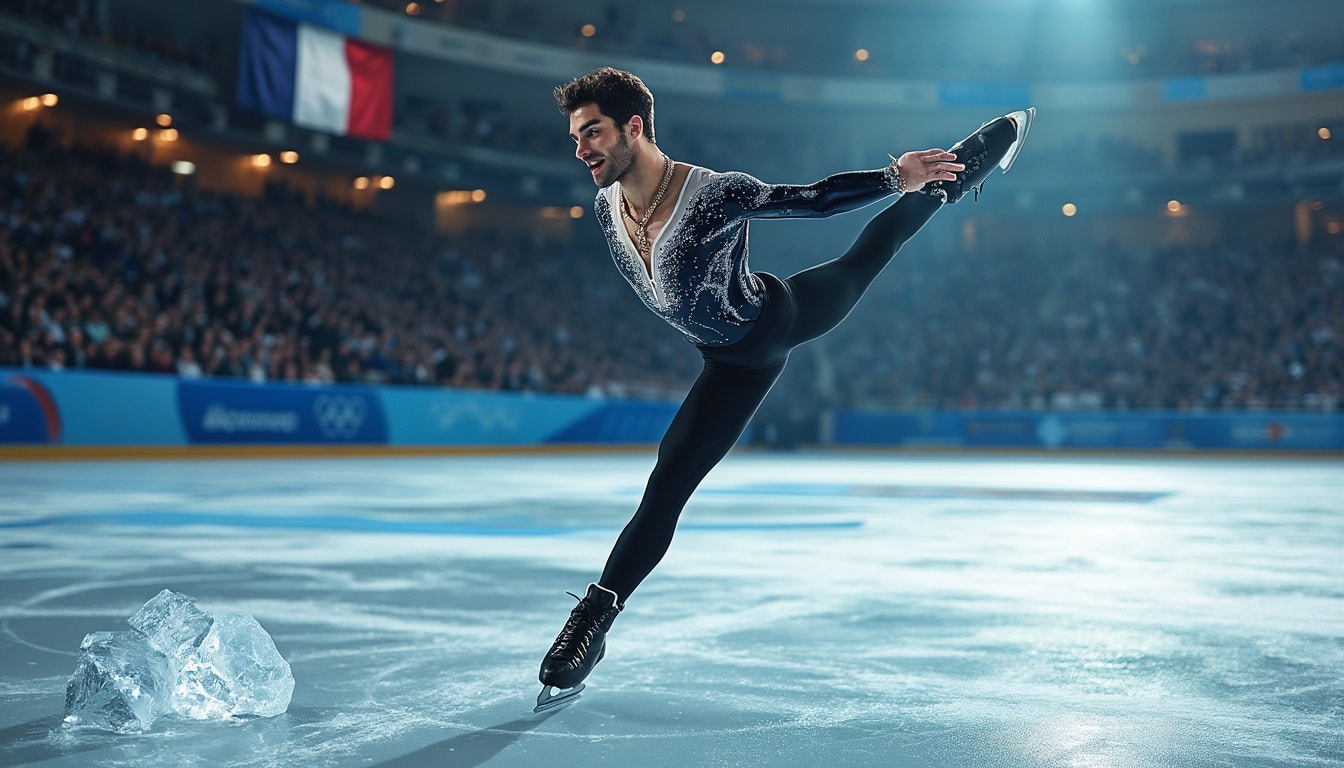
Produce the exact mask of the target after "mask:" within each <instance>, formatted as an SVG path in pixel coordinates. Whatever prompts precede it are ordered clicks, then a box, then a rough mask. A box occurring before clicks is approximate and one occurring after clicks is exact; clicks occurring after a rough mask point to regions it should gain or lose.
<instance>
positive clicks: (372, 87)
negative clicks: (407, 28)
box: [238, 9, 393, 141]
mask: <svg viewBox="0 0 1344 768" xmlns="http://www.w3.org/2000/svg"><path fill="white" fill-rule="evenodd" d="M392 70H393V67H392V51H390V50H388V49H387V48H380V47H378V46H376V45H369V44H367V43H362V42H359V41H358V40H352V39H350V38H348V37H346V36H345V35H342V34H340V33H339V32H334V31H332V30H330V29H324V28H322V27H316V26H312V25H309V24H303V23H301V22H297V21H292V20H290V19H285V18H281V17H278V16H272V15H271V14H268V13H263V12H261V11H257V10H255V9H248V11H247V14H246V16H245V17H244V19H243V41H242V47H241V52H240V54H239V62H238V105H239V106H241V107H244V108H246V109H250V110H253V111H256V112H261V113H262V114H266V115H270V116H272V117H278V118H281V119H284V120H290V121H293V122H294V124H295V125H301V126H303V127H305V128H313V129H315V130H319V131H326V132H328V133H335V134H341V135H346V136H357V137H359V138H364V139H374V140H377V141H386V140H387V138H388V136H389V135H390V134H391V133H392Z"/></svg>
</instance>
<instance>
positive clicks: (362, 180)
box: [355, 176, 369, 189]
mask: <svg viewBox="0 0 1344 768" xmlns="http://www.w3.org/2000/svg"><path fill="white" fill-rule="evenodd" d="M368 188H369V177H368V176H356V177H355V189H368Z"/></svg>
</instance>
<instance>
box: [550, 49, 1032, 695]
mask: <svg viewBox="0 0 1344 768" xmlns="http://www.w3.org/2000/svg"><path fill="white" fill-rule="evenodd" d="M555 101H556V105H557V106H558V107H559V108H560V111H561V112H562V113H564V114H565V115H566V116H567V117H568V118H569V136H570V138H571V139H573V140H574V143H575V145H576V148H575V152H574V154H575V156H576V157H578V159H579V160H581V161H583V163H584V164H585V165H587V166H588V171H589V173H590V174H592V177H593V181H594V182H595V183H596V184H597V186H598V193H597V200H596V203H595V207H596V212H597V220H598V223H600V224H601V225H602V228H603V230H604V231H605V233H606V236H607V242H608V244H609V246H610V247H611V254H612V257H613V258H614V259H615V262H616V266H617V268H619V269H620V270H621V272H622V273H623V274H624V275H625V279H626V280H627V281H628V282H629V283H630V285H631V287H632V288H634V289H635V292H636V293H637V294H639V297H640V298H641V299H643V301H644V303H645V304H646V305H647V306H648V308H649V309H650V310H652V311H653V312H654V314H656V315H658V316H659V317H661V318H663V319H664V320H666V321H667V322H668V323H670V324H671V325H672V326H673V327H674V328H676V329H677V330H679V331H681V333H682V335H683V336H685V337H686V340H687V341H689V342H690V343H692V344H694V345H695V346H696V347H697V348H698V349H699V350H700V354H701V355H702V356H703V358H704V361H705V363H704V370H703V371H702V372H701V374H700V376H699V378H697V379H696V381H695V384H694V385H692V386H691V389H690V391H689V393H687V395H686V399H685V401H684V402H683V403H682V405H681V407H680V409H678V411H677V414H676V416H675V417H674V418H673V419H672V424H671V425H670V426H669V427H668V430H667V433H666V435H664V437H663V440H662V443H661V444H660V445H659V447H658V459H657V463H656V464H655V466H654V469H653V473H652V474H651V476H650V477H649V481H648V485H647V486H646V488H645V490H644V496H643V499H642V501H641V502H640V505H639V508H638V510H636V512H635V515H634V517H633V518H632V519H631V520H630V522H629V524H628V525H626V527H625V530H624V531H622V532H621V535H620V537H619V538H618V539H617V541H616V545H615V547H614V548H613V549H612V552H611V555H610V557H609V558H608V560H607V563H606V567H605V569H604V570H603V571H602V576H601V577H600V578H599V579H598V581H596V582H594V583H592V584H589V585H588V590H587V593H586V594H585V595H584V597H582V598H579V604H578V605H577V606H576V607H575V608H574V610H573V612H571V613H570V616H569V620H568V621H567V622H566V623H565V626H564V629H562V630H561V631H560V635H559V636H558V637H557V638H556V640H555V644H554V645H552V646H551V649H550V651H548V652H547V653H546V656H545V658H544V659H543V660H542V662H541V672H540V679H541V682H542V684H543V686H544V687H543V689H542V692H541V695H540V696H538V698H537V711H539V712H540V711H544V710H546V709H551V708H553V707H556V706H560V705H561V704H564V703H568V702H569V701H571V700H573V699H574V698H575V697H576V696H577V695H578V693H579V691H580V690H582V687H583V686H582V682H583V680H584V678H586V677H587V676H588V673H589V672H591V671H592V669H593V667H594V666H595V665H596V664H597V662H599V661H601V660H602V657H603V655H604V654H605V653H606V634H607V631H608V630H609V629H610V628H611V625H612V622H613V621H614V620H615V619H616V615H617V614H618V613H620V611H621V610H622V609H623V608H624V607H625V601H626V600H627V599H628V598H629V597H630V594H631V593H632V592H633V591H634V590H635V588H636V587H637V586H639V584H640V582H641V581H643V580H644V577H646V576H648V575H649V572H650V571H652V570H653V568H654V566H655V565H657V564H658V562H659V561H660V560H661V559H662V557H663V555H664V554H665V553H666V552H667V548H668V546H669V545H670V544H671V542H672V534H673V531H674V530H675V528H676V524H677V518H678V516H680V514H681V510H682V508H683V507H684V506H685V504H686V502H687V501H688V500H689V499H690V496H691V493H692V492H693V491H694V490H695V488H696V486H698V485H699V484H700V481H701V480H703V479H704V477H705V475H706V474H708V473H709V471H710V469H712V468H713V467H714V465H716V464H718V463H719V461H720V460H721V459H722V458H723V457H724V456H725V455H726V454H727V453H728V451H729V449H731V448H732V447H733V445H734V443H736V442H737V439H738V437H739V436H740V435H741V434H742V431H743V430H744V429H745V428H746V425H747V422H748V421H749V420H750V419H751V417H752V415H753V414H754V413H755V412H756V409H757V407H758V406H759V405H760V404H761V401H762V400H764V399H765V395H766V393H767V392H769V391H770V387H771V386H772V385H773V384H774V383H775V380H776V379H778V378H779V374H780V372H781V371H783V370H784V363H785V361H786V360H787V359H788V356H789V351H790V350H792V349H793V348H794V347H796V346H798V345H799V344H802V343H804V342H806V341H810V340H812V339H815V338H817V337H819V336H821V335H822V334H824V333H826V332H827V331H829V330H831V329H832V328H834V327H835V326H836V325H837V324H839V322H840V321H841V320H843V319H844V318H845V316H846V315H848V314H849V312H850V310H852V309H853V308H854V305H855V304H856V303H857V302H858V300H859V297H861V296H862V295H863V293H864V291H866V290H867V288H868V285H869V284H870V283H871V282H872V281H873V279H874V278H876V277H877V275H878V273H879V272H881V271H882V269H883V267H885V266H886V265H887V262H889V261H890V260H891V258H892V257H893V256H894V255H895V254H896V251H897V250H898V249H899V248H900V247H901V246H902V245H903V244H904V243H905V242H906V241H907V240H909V239H910V238H911V237H912V236H913V235H914V234H915V233H916V232H918V231H919V229H920V228H921V227H923V226H924V224H925V222H927V221H928V220H929V219H930V218H931V217H932V216H933V214H934V213H936V212H937V211H938V209H939V208H941V207H942V206H943V205H944V204H945V203H954V202H956V201H957V200H959V199H960V198H961V197H962V195H963V194H965V193H966V192H967V191H970V190H971V189H976V190H977V194H978V187H980V186H982V185H983V183H984V180H985V179H986V178H987V177H988V176H989V174H990V172H991V171H992V170H993V169H994V166H996V165H998V166H999V167H1001V168H1003V169H1004V170H1005V171H1006V170H1007V169H1008V167H1009V166H1010V165H1011V164H1012V162H1013V160H1014V159H1016V157H1017V154H1018V152H1019V150H1020V149H1021V146H1022V141H1023V139H1025V138H1026V135H1027V129H1028V128H1029V127H1030V125H1031V120H1032V118H1033V117H1034V116H1035V110H1034V109H1028V110H1025V111H1021V112H1014V113H1012V114H1010V115H1006V116H1004V117H1000V118H997V119H995V120H992V121H990V122H988V123H986V124H985V125H983V126H981V127H980V129H979V130H977V131H976V132H975V133H973V134H971V135H970V136H968V137H967V138H966V139H964V140H962V141H961V142H960V143H958V144H956V145H955V146H954V147H953V148H952V150H951V151H945V150H941V149H929V150H924V151H920V152H907V153H905V154H903V155H901V156H900V157H899V158H892V160H891V162H890V163H889V164H888V165H887V166H886V167H885V168H880V169H878V170H872V171H854V172H848V173H840V174H837V175H834V176H830V177H827V178H825V179H822V180H821V181H818V182H816V183H815V184H809V185H807V186H795V185H787V184H765V183H762V182H760V181H758V180H756V179H754V178H752V177H751V176H748V175H747V174H745V173H718V172H715V171H711V170H708V169H706V168H700V167H696V166H693V165H688V164H686V163H679V162H674V161H673V160H672V159H671V158H669V157H668V156H667V155H665V154H663V152H662V150H660V149H659V148H658V145H657V144H656V143H655V141H654V125H653V95H652V94H651V93H650V92H649V89H648V88H647V87H645V85H644V83H643V82H642V81H641V80H640V79H639V78H638V77H636V76H635V75H633V74H630V73H629V72H623V71H620V70H616V69H611V68H603V69H599V70H596V71H594V72H590V73H588V74H586V75H584V76H582V77H579V78H577V79H575V80H573V81H571V82H570V83H568V84H566V85H563V86H560V87H558V88H556V89H555ZM891 195H899V196H900V199H898V200H897V201H896V202H895V203H893V204H892V205H891V206H889V207H888V208H887V209H886V210H884V211H882V212H881V213H879V214H878V215H877V216H876V217H875V218H874V219H873V220H872V221H871V222H869V223H868V225H867V226H866V227H865V228H864V229H863V231H862V232H861V233H860V234H859V237H858V239H857V240H856V241H855V242H854V244H853V245H852V246H850V248H849V250H848V251H846V252H845V253H844V254H843V255H841V256H840V257H839V258H836V259H833V260H831V261H827V262H825V263H823V264H820V265H818V266H815V267H811V268H810V269H807V270H804V271H802V272H799V273H798V274H796V275H793V276H791V277H788V278H779V277H775V276H774V275H771V274H769V273H766V272H753V271H752V270H751V269H750V267H749V266H748V264H747V225H748V222H749V221H750V220H751V219H769V218H819V217H824V216H830V215H832V214H836V213H843V212H846V211H852V210H855V209H858V208H861V207H863V206H866V205H868V204H870V203H873V202H876V201H877V200H880V199H882V198H885V197H889V196H891ZM576 597H577V596H576ZM553 689H554V690H553Z"/></svg>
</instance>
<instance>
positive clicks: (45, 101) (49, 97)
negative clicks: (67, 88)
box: [42, 93, 61, 107]
mask: <svg viewBox="0 0 1344 768" xmlns="http://www.w3.org/2000/svg"><path fill="white" fill-rule="evenodd" d="M60 100H61V98H60V97H59V96H57V95H56V94H54V93H44V94H42V106H44V107H54V106H56V105H57V104H58V103H59V102H60Z"/></svg>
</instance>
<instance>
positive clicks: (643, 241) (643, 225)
mask: <svg viewBox="0 0 1344 768" xmlns="http://www.w3.org/2000/svg"><path fill="white" fill-rule="evenodd" d="M671 183H672V158H670V157H668V156H667V155H663V181H662V183H661V184H659V185H658V191H657V192H655V193H654V195H653V201H652V202H650V203H649V207H648V208H645V209H644V216H643V217H642V218H640V219H639V221H635V215H634V214H633V213H631V211H630V201H629V200H627V199H626V197H625V192H624V191H622V192H621V211H622V212H624V213H625V215H626V217H627V218H629V219H630V221H631V223H633V224H634V225H635V241H636V243H635V247H636V248H638V249H639V252H640V253H641V254H651V251H652V248H653V246H652V244H651V243H649V219H651V218H653V212H654V211H656V210H658V204H659V203H661V202H663V195H665V194H667V188H668V185H670V184H671Z"/></svg>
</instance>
